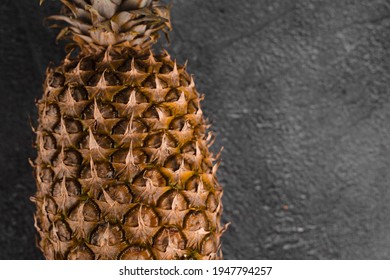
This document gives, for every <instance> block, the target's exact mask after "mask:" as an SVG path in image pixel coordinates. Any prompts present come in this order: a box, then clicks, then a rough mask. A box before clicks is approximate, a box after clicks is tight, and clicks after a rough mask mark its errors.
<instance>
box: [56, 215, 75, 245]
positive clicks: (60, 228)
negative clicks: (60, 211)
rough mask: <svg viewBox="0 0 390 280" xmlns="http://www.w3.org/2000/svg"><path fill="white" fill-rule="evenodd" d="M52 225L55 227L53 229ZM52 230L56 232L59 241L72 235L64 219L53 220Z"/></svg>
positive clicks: (66, 239) (68, 238) (67, 239)
mask: <svg viewBox="0 0 390 280" xmlns="http://www.w3.org/2000/svg"><path fill="white" fill-rule="evenodd" d="M54 227H55V229H56V230H55V231H54ZM52 230H53V233H57V236H58V239H59V240H60V241H69V240H70V238H71V236H72V232H71V231H70V228H69V225H68V224H67V223H66V222H65V221H61V220H58V221H57V222H55V223H54V226H53V229H52Z"/></svg>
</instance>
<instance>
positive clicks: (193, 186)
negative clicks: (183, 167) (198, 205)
mask: <svg viewBox="0 0 390 280" xmlns="http://www.w3.org/2000/svg"><path fill="white" fill-rule="evenodd" d="M199 183H200V179H199V176H198V175H195V176H192V177H191V178H190V179H189V180H188V181H187V183H186V190H187V191H193V192H197V191H198V186H199Z"/></svg>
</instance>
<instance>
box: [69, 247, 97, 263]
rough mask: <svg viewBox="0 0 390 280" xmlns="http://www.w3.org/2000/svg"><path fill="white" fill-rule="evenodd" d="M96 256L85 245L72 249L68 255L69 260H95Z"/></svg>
mask: <svg viewBox="0 0 390 280" xmlns="http://www.w3.org/2000/svg"><path fill="white" fill-rule="evenodd" d="M93 259H95V256H94V254H93V252H92V251H91V250H90V249H89V248H88V247H87V246H86V245H85V244H82V245H79V244H78V245H77V246H76V247H74V248H72V249H71V250H70V252H69V254H68V260H93Z"/></svg>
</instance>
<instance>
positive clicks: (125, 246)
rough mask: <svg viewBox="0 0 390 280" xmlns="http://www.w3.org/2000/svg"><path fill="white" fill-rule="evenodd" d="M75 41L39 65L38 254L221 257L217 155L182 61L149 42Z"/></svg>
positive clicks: (55, 256) (52, 256)
mask: <svg viewBox="0 0 390 280" xmlns="http://www.w3.org/2000/svg"><path fill="white" fill-rule="evenodd" d="M102 49H104V48H102ZM82 50H84V52H83V51H80V52H79V54H78V55H77V56H74V55H73V54H72V53H69V54H68V55H67V57H66V59H65V60H64V61H63V63H62V64H61V65H60V66H58V67H57V68H55V69H52V68H49V69H48V71H47V78H46V81H45V85H44V95H43V97H42V98H41V99H40V100H39V101H38V111H39V112H38V114H39V120H38V121H39V125H38V127H37V129H36V135H37V138H36V139H37V140H36V147H37V151H38V155H37V158H36V160H35V162H34V170H35V174H36V182H37V193H36V195H35V196H34V197H33V201H34V202H35V204H36V206H37V212H36V215H35V225H36V228H37V230H38V232H39V235H40V242H39V246H40V248H41V249H42V251H43V253H44V255H45V257H46V258H47V259H217V258H221V251H220V237H221V234H222V232H223V230H224V228H223V227H222V226H221V224H220V218H221V213H222V203H221V197H222V188H221V186H220V185H219V183H218V181H217V179H216V170H217V166H218V164H215V162H214V161H215V160H216V158H217V157H213V155H212V153H211V152H210V151H209V146H210V145H211V142H212V136H211V134H210V133H207V128H208V126H207V125H206V123H205V120H204V117H203V114H202V110H201V108H200V100H201V97H200V95H199V93H198V92H197V90H196V88H195V84H194V80H193V78H192V77H191V76H190V75H189V74H188V73H187V72H186V69H185V68H186V67H185V66H179V65H177V64H176V62H174V61H173V60H172V59H171V58H170V56H169V55H168V53H167V52H163V53H161V54H159V55H155V54H154V53H153V52H152V50H150V48H147V49H142V51H140V49H139V48H130V47H128V46H124V45H120V47H118V46H111V45H109V46H108V47H106V48H105V49H104V51H96V52H85V50H91V49H90V48H85V49H82ZM99 50H101V49H99Z"/></svg>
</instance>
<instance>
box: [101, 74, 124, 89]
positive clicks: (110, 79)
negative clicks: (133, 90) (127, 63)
mask: <svg viewBox="0 0 390 280" xmlns="http://www.w3.org/2000/svg"><path fill="white" fill-rule="evenodd" d="M104 79H105V80H106V83H107V85H108V86H117V85H120V84H121V80H120V79H119V78H118V76H117V75H115V74H114V73H112V72H105V73H104Z"/></svg>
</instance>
